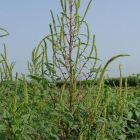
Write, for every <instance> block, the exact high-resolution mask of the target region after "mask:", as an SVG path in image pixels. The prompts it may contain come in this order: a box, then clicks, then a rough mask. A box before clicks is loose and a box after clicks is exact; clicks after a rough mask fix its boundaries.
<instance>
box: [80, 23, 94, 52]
mask: <svg viewBox="0 0 140 140" xmlns="http://www.w3.org/2000/svg"><path fill="white" fill-rule="evenodd" d="M84 23H85V25H86V26H87V44H86V46H85V48H84V50H83V51H82V53H83V52H85V50H86V49H87V46H88V45H89V39H90V37H89V35H90V31H89V26H88V24H87V23H86V22H84ZM92 47H95V35H94V36H93V45H92ZM92 49H94V48H92ZM81 55H82V54H81Z"/></svg>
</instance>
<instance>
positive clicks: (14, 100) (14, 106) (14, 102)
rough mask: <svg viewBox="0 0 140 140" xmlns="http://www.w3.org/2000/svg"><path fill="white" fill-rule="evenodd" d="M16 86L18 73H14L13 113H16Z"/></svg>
mask: <svg viewBox="0 0 140 140" xmlns="http://www.w3.org/2000/svg"><path fill="white" fill-rule="evenodd" d="M17 85H18V73H17V72H16V80H15V93H14V99H13V112H14V113H15V112H16V103H17V97H16V96H17Z"/></svg>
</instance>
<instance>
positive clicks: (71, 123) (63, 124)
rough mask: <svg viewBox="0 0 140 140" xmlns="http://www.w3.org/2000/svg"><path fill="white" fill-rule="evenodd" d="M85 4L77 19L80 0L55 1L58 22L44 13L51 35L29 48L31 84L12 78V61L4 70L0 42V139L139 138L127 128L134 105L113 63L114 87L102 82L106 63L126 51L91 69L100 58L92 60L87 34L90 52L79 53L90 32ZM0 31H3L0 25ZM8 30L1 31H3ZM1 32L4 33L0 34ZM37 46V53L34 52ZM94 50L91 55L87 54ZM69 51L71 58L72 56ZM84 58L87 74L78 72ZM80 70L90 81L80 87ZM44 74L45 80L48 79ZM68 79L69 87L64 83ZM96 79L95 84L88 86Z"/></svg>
mask: <svg viewBox="0 0 140 140" xmlns="http://www.w3.org/2000/svg"><path fill="white" fill-rule="evenodd" d="M91 2H92V0H90V1H89V3H88V6H87V8H86V10H85V13H84V15H83V17H80V16H79V8H80V4H81V0H69V1H67V0H60V3H61V7H62V12H61V17H59V16H58V15H57V20H58V24H59V25H58V26H57V25H56V20H55V18H54V15H53V12H52V11H50V12H51V16H52V21H53V24H50V32H51V34H50V35H48V36H46V37H45V38H43V39H42V40H41V42H40V43H39V45H38V47H37V49H33V51H32V63H30V62H28V69H29V73H30V74H29V75H28V77H30V78H31V79H32V82H31V83H28V82H27V80H26V76H25V75H23V76H22V78H21V79H20V78H18V73H16V78H15V81H13V79H12V69H13V67H14V65H15V63H12V64H11V66H10V68H9V66H8V61H7V55H6V46H4V48H5V56H3V55H2V54H1V57H2V60H1V61H0V62H1V63H2V65H3V69H2V68H1V89H0V92H1V96H0V100H1V102H2V103H1V106H0V108H1V113H0V138H2V139H9V138H10V139H14V140H15V139H17V140H20V139H25V140H30V139H35V140H40V139H42V140H45V139H58V140H68V139H71V140H72V139H73V140H75V139H79V140H83V139H88V140H91V139H125V138H130V137H132V138H134V137H135V138H140V136H139V133H140V130H139V129H136V130H135V131H133V129H134V128H136V127H137V126H139V123H138V120H139V118H138V115H137V116H134V117H135V118H136V117H137V118H136V119H135V120H134V122H135V124H134V125H132V124H133V123H134V122H133V120H132V119H131V117H133V114H135V113H134V112H132V111H130V110H129V108H131V109H132V108H133V107H134V106H135V105H134V104H133V101H134V96H133V95H129V96H128V94H127V93H128V91H127V90H128V89H127V79H126V82H125V90H123V89H122V72H121V65H120V66H119V69H120V87H119V88H118V87H115V89H113V88H111V87H109V86H105V84H104V75H105V72H106V69H107V67H108V65H109V64H110V63H111V62H112V61H114V60H115V59H117V58H118V57H123V56H129V55H125V54H120V55H117V56H114V57H112V58H111V59H110V60H109V61H108V62H107V63H106V65H105V66H104V68H101V65H100V66H99V68H96V63H97V60H100V59H98V54H97V48H96V45H95V35H93V40H92V45H91V50H90V53H89V55H88V56H85V52H86V51H87V49H89V40H90V35H89V27H88V24H87V22H86V21H85V20H84V19H85V17H86V14H87V11H88V9H89V7H90V4H91ZM68 8H69V10H68ZM73 9H74V10H75V13H73ZM82 24H84V25H85V27H86V28H87V34H80V27H81V26H82ZM0 30H4V31H6V30H5V29H2V28H0ZM6 32H7V31H6ZM8 34H9V33H8V32H7V34H6V35H8ZM3 36H5V35H1V36H0V37H3ZM81 37H82V38H84V37H85V38H86V40H87V41H86V42H85V43H84V42H82V40H81ZM47 41H50V42H51V44H52V50H53V57H52V58H53V59H52V63H51V62H50V61H49V59H48V54H47V53H48V49H47ZM40 47H42V53H40V54H38V52H39V49H40ZM94 51H95V56H93V52H94ZM75 52H76V56H75V57H73V56H74V54H75ZM40 59H41V60H40ZM80 59H81V60H82V62H83V63H82V66H81V69H78V62H79V61H80ZM88 62H91V63H92V64H93V66H92V67H91V69H90V71H89V72H88V73H87V74H84V73H83V70H84V68H85V67H86V65H87V63H88ZM45 67H46V69H45ZM3 70H4V72H3ZM58 70H60V71H61V74H62V76H63V79H64V84H63V85H62V87H61V88H58V87H57V85H56V84H57V82H58V81H59V80H60V77H59V76H58V75H57V71H58ZM99 73H100V76H99V79H98V81H97V76H98V75H99ZM3 74H5V75H3ZM81 74H83V75H82V76H85V78H86V80H88V79H89V78H91V77H92V78H93V81H92V82H91V83H90V84H89V85H87V86H86V90H85V88H83V85H80V86H77V85H76V82H77V80H78V77H79V75H81ZM4 78H5V79H6V80H5V81H3V79H4ZM49 78H51V81H49V80H48V79H49ZM18 80H20V82H19V81H18ZM68 81H69V82H70V85H68V86H66V84H67V82H68ZM96 82H97V86H95V85H94V84H95V83H96ZM6 93H8V96H7V94H6ZM137 100H138V98H137ZM135 104H136V103H135ZM129 105H131V106H129ZM135 109H137V106H136V107H135ZM138 113H139V112H138V109H137V113H136V114H138ZM130 115H131V117H130ZM133 119H134V118H133Z"/></svg>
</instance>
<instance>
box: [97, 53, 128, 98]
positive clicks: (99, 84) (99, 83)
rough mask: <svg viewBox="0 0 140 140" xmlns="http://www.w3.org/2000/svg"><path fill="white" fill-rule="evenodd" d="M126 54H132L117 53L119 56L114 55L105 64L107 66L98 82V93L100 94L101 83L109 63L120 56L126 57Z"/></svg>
mask: <svg viewBox="0 0 140 140" xmlns="http://www.w3.org/2000/svg"><path fill="white" fill-rule="evenodd" d="M124 56H130V55H127V54H120V55H117V56H114V57H112V58H111V59H110V60H109V61H108V62H107V63H106V65H105V67H104V69H103V71H102V73H101V75H100V78H99V81H98V84H97V95H98V94H99V92H100V88H101V83H102V81H103V77H104V74H105V72H106V69H107V67H108V65H109V64H110V63H111V62H112V61H114V60H115V59H117V58H118V57H124Z"/></svg>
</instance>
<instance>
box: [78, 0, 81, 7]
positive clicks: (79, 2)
mask: <svg viewBox="0 0 140 140" xmlns="http://www.w3.org/2000/svg"><path fill="white" fill-rule="evenodd" d="M80 4H81V0H78V8H79V7H80Z"/></svg>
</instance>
